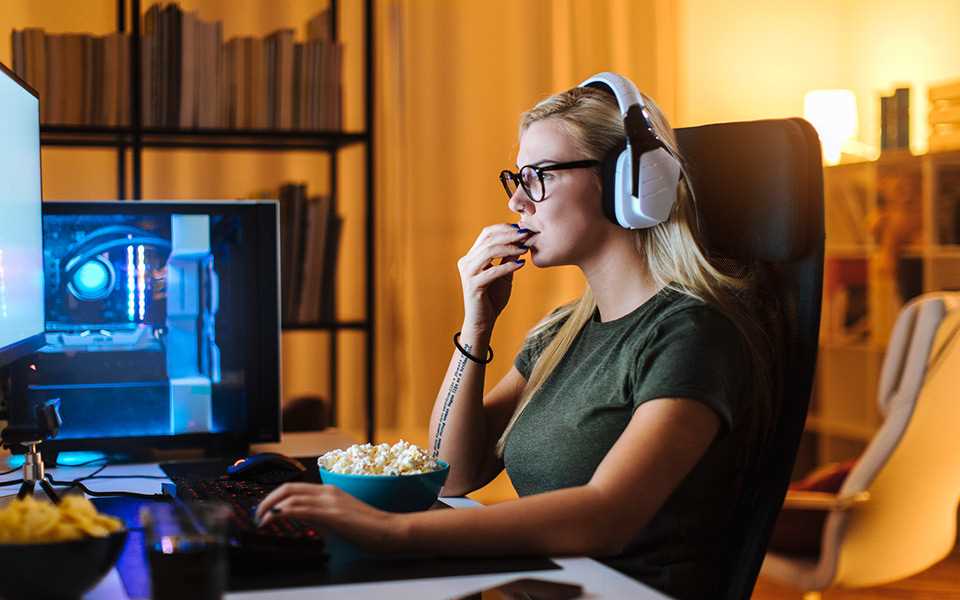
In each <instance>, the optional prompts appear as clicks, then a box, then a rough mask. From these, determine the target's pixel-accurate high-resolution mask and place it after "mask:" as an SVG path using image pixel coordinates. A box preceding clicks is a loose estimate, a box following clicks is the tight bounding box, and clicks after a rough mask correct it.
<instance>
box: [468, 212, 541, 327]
mask: <svg viewBox="0 0 960 600" xmlns="http://www.w3.org/2000/svg"><path fill="white" fill-rule="evenodd" d="M531 234H532V232H531V231H527V230H526V229H519V228H518V227H517V226H515V225H511V224H508V223H500V224H498V225H491V226H489V227H485V228H484V229H483V231H481V232H480V235H479V236H477V241H476V242H474V243H473V247H472V248H470V251H469V252H467V254H466V256H464V257H462V258H461V259H460V260H459V261H458V262H457V267H458V268H459V269H460V282H461V284H462V285H463V308H464V321H463V322H464V327H465V328H468V327H469V328H473V330H474V331H482V332H487V331H490V330H492V329H493V324H494V322H495V321H496V320H497V317H498V316H500V312H501V311H502V310H503V309H504V307H505V306H506V305H507V301H508V300H510V290H511V288H512V286H513V273H514V272H515V271H517V270H518V269H519V268H520V267H522V266H523V264H524V261H523V260H519V261H518V260H517V258H518V257H519V256H520V255H521V254H523V253H524V252H526V251H527V248H526V246H524V245H523V242H524V241H525V240H526V239H527V238H529V237H530V235H531ZM496 259H502V260H500V263H499V264H496V265H495V264H493V261H494V260H496Z"/></svg>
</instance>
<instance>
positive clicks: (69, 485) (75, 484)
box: [46, 473, 163, 500]
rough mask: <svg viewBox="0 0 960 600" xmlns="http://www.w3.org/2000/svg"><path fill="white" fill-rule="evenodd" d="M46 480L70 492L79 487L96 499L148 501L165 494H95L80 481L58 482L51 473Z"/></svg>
mask: <svg viewBox="0 0 960 600" xmlns="http://www.w3.org/2000/svg"><path fill="white" fill-rule="evenodd" d="M46 478H47V480H48V481H49V482H50V483H51V484H53V485H61V486H66V488H67V490H70V489H71V488H74V487H78V488H80V491H82V492H83V493H84V494H86V495H88V496H92V497H94V498H103V497H106V496H122V497H124V498H144V499H147V500H156V499H157V498H162V497H163V494H140V493H137V492H95V491H93V490H91V489H90V488H88V487H87V486H85V485H83V483H81V482H80V480H79V479H75V480H73V481H57V480H56V479H54V478H53V476H52V475H50V474H49V473H47V475H46Z"/></svg>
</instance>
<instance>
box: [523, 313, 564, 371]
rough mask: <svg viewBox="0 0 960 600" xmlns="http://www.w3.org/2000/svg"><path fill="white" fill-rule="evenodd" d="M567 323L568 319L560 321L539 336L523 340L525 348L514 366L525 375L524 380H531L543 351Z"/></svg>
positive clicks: (529, 336)
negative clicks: (532, 372)
mask: <svg viewBox="0 0 960 600" xmlns="http://www.w3.org/2000/svg"><path fill="white" fill-rule="evenodd" d="M559 310H560V309H559V308H558V309H555V310H554V311H553V313H551V314H554V313H556V312H557V311H559ZM565 322H566V319H560V320H559V321H558V322H556V323H554V324H553V325H551V326H550V327H549V328H548V329H546V330H544V331H541V332H540V333H538V334H537V335H528V336H527V338H526V339H525V340H523V346H522V347H521V348H520V351H519V352H518V353H517V356H516V358H514V359H513V366H515V367H516V368H517V371H519V372H520V374H521V375H523V378H524V379H526V380H528V381H529V380H530V372H531V371H533V365H535V364H537V359H538V358H540V354H541V353H543V350H544V349H545V348H546V347H547V344H549V343H550V340H552V339H553V336H555V335H556V334H557V332H558V331H560V327H561V326H562V325H563V323H565Z"/></svg>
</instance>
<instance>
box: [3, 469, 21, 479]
mask: <svg viewBox="0 0 960 600" xmlns="http://www.w3.org/2000/svg"><path fill="white" fill-rule="evenodd" d="M19 470H20V467H17V468H16V469H10V470H9V471H4V472H3V473H0V477H3V476H4V475H12V474H13V473H16V472H17V471H19Z"/></svg>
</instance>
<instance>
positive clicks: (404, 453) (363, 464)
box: [317, 440, 440, 475]
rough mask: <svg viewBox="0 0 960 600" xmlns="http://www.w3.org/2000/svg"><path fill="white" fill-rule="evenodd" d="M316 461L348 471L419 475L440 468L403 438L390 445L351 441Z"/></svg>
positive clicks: (364, 473) (322, 466) (348, 473)
mask: <svg viewBox="0 0 960 600" xmlns="http://www.w3.org/2000/svg"><path fill="white" fill-rule="evenodd" d="M317 464H318V465H319V466H320V468H322V469H326V470H327V471H330V472H332V473H343V474H347V475H418V474H420V473H429V472H430V471H436V470H438V469H439V468H440V465H439V464H438V463H437V461H436V460H435V459H433V458H432V457H431V456H430V455H429V454H428V453H427V452H425V451H423V450H421V449H420V448H418V447H417V446H415V445H414V444H411V443H409V442H405V441H403V440H400V441H399V442H397V443H396V444H394V445H393V446H391V445H390V444H377V445H376V446H374V445H372V444H354V445H353V446H350V447H349V448H347V449H346V450H331V451H330V452H327V453H326V454H324V455H323V456H321V457H320V458H318V459H317Z"/></svg>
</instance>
